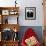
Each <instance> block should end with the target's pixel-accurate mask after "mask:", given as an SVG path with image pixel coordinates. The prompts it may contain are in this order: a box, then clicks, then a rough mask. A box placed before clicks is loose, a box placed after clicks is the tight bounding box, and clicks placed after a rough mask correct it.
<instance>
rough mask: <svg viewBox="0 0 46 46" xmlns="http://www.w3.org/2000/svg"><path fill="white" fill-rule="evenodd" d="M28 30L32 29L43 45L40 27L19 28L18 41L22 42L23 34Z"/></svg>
mask: <svg viewBox="0 0 46 46" xmlns="http://www.w3.org/2000/svg"><path fill="white" fill-rule="evenodd" d="M28 28H32V29H33V30H34V32H35V33H36V34H37V37H38V39H39V41H40V42H41V43H43V37H44V36H43V32H42V27H41V26H21V27H20V32H19V39H20V41H21V40H22V38H23V36H24V33H25V32H26V31H27V29H28Z"/></svg>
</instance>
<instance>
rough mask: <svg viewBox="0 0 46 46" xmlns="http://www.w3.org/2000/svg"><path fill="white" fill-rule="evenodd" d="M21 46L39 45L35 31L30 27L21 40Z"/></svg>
mask: <svg viewBox="0 0 46 46" xmlns="http://www.w3.org/2000/svg"><path fill="white" fill-rule="evenodd" d="M21 45H22V46H41V44H40V43H39V41H38V39H37V35H36V33H35V32H34V31H33V30H32V29H31V28H29V29H27V31H26V32H25V35H24V37H23V39H22V42H21Z"/></svg>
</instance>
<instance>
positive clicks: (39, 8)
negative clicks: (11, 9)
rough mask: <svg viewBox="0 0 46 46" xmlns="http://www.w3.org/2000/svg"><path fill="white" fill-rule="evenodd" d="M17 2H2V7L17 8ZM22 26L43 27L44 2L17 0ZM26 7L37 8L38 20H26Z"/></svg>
mask: <svg viewBox="0 0 46 46" xmlns="http://www.w3.org/2000/svg"><path fill="white" fill-rule="evenodd" d="M14 1H15V0H9V1H8V0H0V6H2V7H4V6H5V7H7V6H15V3H14ZM17 2H18V6H19V8H20V9H19V15H20V16H19V24H20V26H43V6H42V0H21V1H20V0H17ZM25 7H36V20H25Z"/></svg>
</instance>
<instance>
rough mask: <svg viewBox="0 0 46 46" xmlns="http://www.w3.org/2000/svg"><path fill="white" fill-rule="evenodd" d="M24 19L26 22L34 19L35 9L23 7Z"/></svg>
mask: <svg viewBox="0 0 46 46" xmlns="http://www.w3.org/2000/svg"><path fill="white" fill-rule="evenodd" d="M25 19H26V20H35V19H36V7H25Z"/></svg>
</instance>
